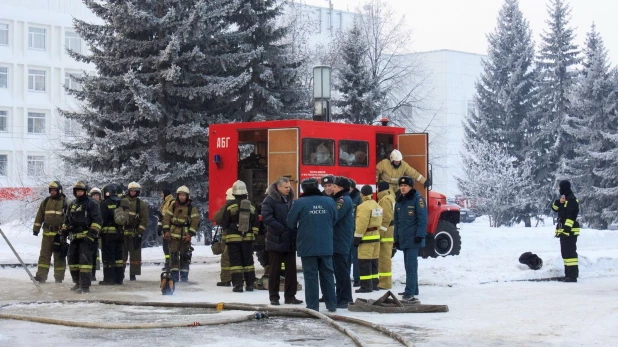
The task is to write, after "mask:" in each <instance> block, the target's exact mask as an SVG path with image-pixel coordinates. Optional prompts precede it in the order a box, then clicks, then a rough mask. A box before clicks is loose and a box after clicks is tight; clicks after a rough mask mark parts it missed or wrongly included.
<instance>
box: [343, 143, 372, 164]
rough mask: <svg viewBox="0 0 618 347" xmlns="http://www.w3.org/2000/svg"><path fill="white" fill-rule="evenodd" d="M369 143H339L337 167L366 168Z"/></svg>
mask: <svg viewBox="0 0 618 347" xmlns="http://www.w3.org/2000/svg"><path fill="white" fill-rule="evenodd" d="M368 155H369V143H368V142H366V141H352V140H341V141H339V165H340V166H358V167H367V166H368V165H369V161H368V160H367V158H368Z"/></svg>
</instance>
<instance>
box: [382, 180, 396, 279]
mask: <svg viewBox="0 0 618 347" xmlns="http://www.w3.org/2000/svg"><path fill="white" fill-rule="evenodd" d="M389 188H390V187H389V184H388V183H386V182H380V183H378V205H380V207H382V210H383V214H382V225H381V226H380V257H379V259H378V276H379V277H380V282H379V283H378V289H391V288H392V286H393V284H392V276H393V275H392V272H391V271H392V270H391V254H392V253H393V230H394V228H395V227H394V226H393V215H394V213H395V210H394V206H395V195H393V193H391V191H390V189H389Z"/></svg>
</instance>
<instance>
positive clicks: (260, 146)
mask: <svg viewBox="0 0 618 347" xmlns="http://www.w3.org/2000/svg"><path fill="white" fill-rule="evenodd" d="M209 139H210V144H209V154H208V160H209V165H208V167H209V182H210V184H209V193H208V195H209V204H208V206H209V207H208V208H209V216H214V214H215V213H216V211H217V210H219V208H221V206H222V205H224V204H225V192H226V190H227V189H228V188H230V187H231V186H232V184H234V182H235V181H236V180H241V181H243V182H245V183H246V185H247V190H248V192H249V199H250V200H251V202H252V203H253V204H255V205H256V206H259V205H260V204H261V203H262V201H263V200H264V198H265V196H266V195H265V193H266V189H267V188H268V186H269V185H270V184H272V183H273V182H275V180H277V179H278V178H279V177H283V176H285V177H287V178H288V179H289V180H290V183H291V185H292V188H293V189H294V192H295V195H296V198H298V195H299V194H300V193H302V192H301V191H300V182H301V181H302V180H303V179H305V178H309V177H315V178H318V179H319V178H320V177H322V176H325V175H328V174H331V175H335V176H345V177H349V178H352V179H353V180H354V181H356V182H357V183H356V184H357V187H358V188H359V189H360V187H362V186H363V185H365V184H368V185H370V186H372V187H373V188H374V191H375V189H376V165H377V163H378V162H379V161H381V160H383V159H386V158H389V155H390V153H391V151H392V150H393V149H399V151H401V153H402V155H403V160H404V161H406V162H407V163H408V164H410V165H411V166H412V167H414V168H415V169H416V170H417V171H419V172H420V173H421V174H422V175H423V176H424V177H430V172H429V163H428V135H427V134H426V133H420V134H406V133H405V129H404V128H401V127H392V126H377V125H359V124H344V123H330V122H318V121H311V120H282V121H263V122H246V123H229V124H213V125H211V126H210V127H209ZM415 189H417V190H418V191H419V192H421V193H422V195H423V197H424V198H425V201H426V202H427V206H428V212H429V223H428V225H427V240H426V244H427V246H426V247H425V248H424V249H421V251H420V252H419V254H420V255H421V256H422V257H424V258H426V257H437V256H446V255H457V254H459V251H460V249H461V238H460V235H459V231H458V228H457V224H458V223H459V221H460V215H459V210H458V209H457V208H456V207H455V208H453V206H450V205H447V204H446V197H445V196H444V195H442V194H440V193H437V192H433V191H431V190H427V189H425V188H423V186H422V185H421V184H420V183H418V182H417V183H416V184H415Z"/></svg>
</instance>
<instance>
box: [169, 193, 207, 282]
mask: <svg viewBox="0 0 618 347" xmlns="http://www.w3.org/2000/svg"><path fill="white" fill-rule="evenodd" d="M190 196H191V192H190V191H189V188H187V187H186V186H181V187H179V188H178V189H177V190H176V200H175V201H173V202H172V203H171V204H170V206H169V208H168V209H167V211H166V213H165V218H164V220H163V232H164V234H163V238H164V239H166V240H167V241H168V242H169V251H170V272H171V274H172V279H173V281H174V283H176V282H178V280H179V279H180V282H188V281H189V264H190V263H191V251H192V250H193V248H192V247H191V237H193V236H195V234H197V227H198V224H199V222H200V213H199V211H198V210H197V208H196V207H195V206H193V205H192V204H191V198H190Z"/></svg>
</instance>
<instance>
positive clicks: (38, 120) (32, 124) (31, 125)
mask: <svg viewBox="0 0 618 347" xmlns="http://www.w3.org/2000/svg"><path fill="white" fill-rule="evenodd" d="M28 133H29V134H43V133H45V113H38V112H28Z"/></svg>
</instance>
